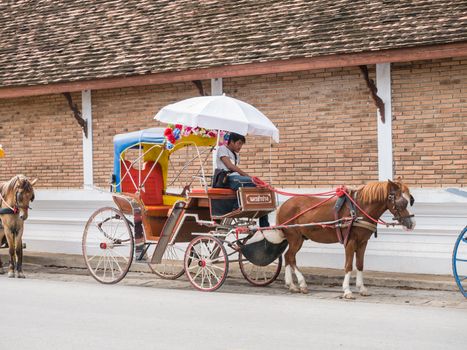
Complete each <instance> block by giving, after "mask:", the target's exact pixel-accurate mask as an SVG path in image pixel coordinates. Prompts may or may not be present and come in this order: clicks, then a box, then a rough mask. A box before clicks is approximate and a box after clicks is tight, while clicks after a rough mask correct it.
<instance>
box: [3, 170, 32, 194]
mask: <svg viewBox="0 0 467 350" xmlns="http://www.w3.org/2000/svg"><path fill="white" fill-rule="evenodd" d="M21 179H27V178H26V176H24V175H16V176H13V177H12V178H11V179H10V180H8V181H5V182H4V183H3V184H1V185H0V193H1V195H2V197H5V196H6V195H7V194H8V193H10V192H11V191H13V190H14V189H15V186H16V183H17V182H18V181H19V180H21Z"/></svg>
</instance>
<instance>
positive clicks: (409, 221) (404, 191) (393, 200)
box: [387, 178, 415, 230]
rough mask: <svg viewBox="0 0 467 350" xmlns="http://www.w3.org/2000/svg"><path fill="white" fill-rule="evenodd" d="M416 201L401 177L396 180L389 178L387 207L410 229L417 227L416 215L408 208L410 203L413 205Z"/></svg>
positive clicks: (396, 218) (395, 217)
mask: <svg viewBox="0 0 467 350" xmlns="http://www.w3.org/2000/svg"><path fill="white" fill-rule="evenodd" d="M414 202H415V199H414V198H413V196H412V195H411V194H410V190H409V188H408V187H407V186H406V185H404V184H403V183H402V181H401V179H400V178H399V179H398V180H397V181H396V182H393V181H391V180H388V198H387V208H388V210H389V211H390V212H391V214H392V215H394V219H395V220H397V221H398V222H399V223H400V224H401V225H402V226H404V227H405V228H406V229H408V230H413V229H414V228H415V219H414V218H413V217H414V215H413V214H412V213H411V212H410V211H409V210H408V207H409V205H410V206H412V205H413V204H414Z"/></svg>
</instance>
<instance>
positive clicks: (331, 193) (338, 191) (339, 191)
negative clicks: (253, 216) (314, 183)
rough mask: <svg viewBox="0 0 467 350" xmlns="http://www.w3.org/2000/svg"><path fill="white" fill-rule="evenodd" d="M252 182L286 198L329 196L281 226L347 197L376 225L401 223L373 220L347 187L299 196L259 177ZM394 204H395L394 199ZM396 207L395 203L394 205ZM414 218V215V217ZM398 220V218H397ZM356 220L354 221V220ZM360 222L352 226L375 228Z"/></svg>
mask: <svg viewBox="0 0 467 350" xmlns="http://www.w3.org/2000/svg"><path fill="white" fill-rule="evenodd" d="M252 181H253V183H254V184H255V185H256V186H258V187H263V188H267V189H269V190H271V191H273V192H275V193H278V194H282V195H285V196H304V197H312V196H329V198H327V199H325V200H322V201H321V202H319V203H318V204H315V205H313V206H312V207H310V208H307V209H305V210H303V211H301V212H300V213H298V214H297V215H295V216H294V217H292V218H290V219H288V220H287V221H285V222H283V223H282V224H281V226H283V225H287V224H288V223H289V222H291V221H292V220H294V219H296V218H298V217H300V216H301V215H303V214H305V213H307V212H308V211H310V210H312V209H315V208H317V207H319V206H321V205H323V204H324V203H326V202H327V201H329V200H331V199H332V198H334V197H336V196H337V197H342V196H346V197H347V198H348V199H349V200H350V201H351V202H352V203H353V204H354V205H355V206H356V207H357V208H358V209H359V210H360V211H361V212H362V213H363V215H365V216H366V217H367V218H368V219H370V220H371V221H373V222H374V223H376V224H381V225H386V227H389V226H396V225H399V223H396V222H386V221H384V220H382V219H375V218H373V217H372V216H370V214H368V213H367V212H366V211H364V210H363V209H362V208H361V207H360V206H359V205H358V204H357V203H356V201H355V200H354V199H353V198H352V196H351V195H350V194H349V193H348V192H347V188H346V187H345V186H340V187H337V188H336V189H335V190H333V191H327V192H322V193H313V194H301V193H300V194H298V193H290V192H285V191H280V190H278V189H276V188H274V187H273V186H271V185H270V184H268V183H267V182H265V181H263V180H261V179H259V178H257V177H252ZM393 202H394V197H393ZM394 206H395V203H394ZM412 216H413V215H412ZM395 219H396V220H397V218H395ZM353 220H354V219H353ZM353 220H352V221H353ZM357 223H358V222H352V224H353V225H354V226H360V227H364V228H367V229H371V228H372V227H373V226H375V225H373V224H371V223H367V225H356V224H357ZM276 227H277V226H271V227H263V228H261V230H265V229H272V228H276Z"/></svg>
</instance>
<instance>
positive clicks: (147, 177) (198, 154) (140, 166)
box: [111, 141, 214, 193]
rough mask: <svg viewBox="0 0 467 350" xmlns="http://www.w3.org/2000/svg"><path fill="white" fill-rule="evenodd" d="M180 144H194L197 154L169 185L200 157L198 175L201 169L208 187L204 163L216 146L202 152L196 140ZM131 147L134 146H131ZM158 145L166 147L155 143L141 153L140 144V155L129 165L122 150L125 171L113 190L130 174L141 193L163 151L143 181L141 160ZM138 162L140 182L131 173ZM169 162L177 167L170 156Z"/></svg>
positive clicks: (203, 184)
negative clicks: (204, 156) (203, 157)
mask: <svg viewBox="0 0 467 350" xmlns="http://www.w3.org/2000/svg"><path fill="white" fill-rule="evenodd" d="M180 145H185V146H188V145H192V146H194V148H195V150H196V155H195V156H194V157H193V158H192V159H190V160H189V161H187V162H186V163H185V165H184V166H183V168H182V169H181V170H179V171H178V173H177V175H176V177H175V178H174V180H172V181H171V183H170V184H168V186H167V187H169V186H171V185H172V184H174V183H175V181H176V180H177V179H178V178H179V177H180V176H181V174H182V173H183V172H184V170H185V169H186V168H187V167H188V166H189V165H190V164H192V163H193V162H194V161H195V160H197V159H199V161H200V166H199V169H198V172H197V174H196V175H198V174H199V172H200V171H201V182H202V186H203V187H204V188H205V189H207V187H208V183H207V181H206V172H205V170H204V165H205V163H206V161H207V159H208V157H209V154H211V152H212V150H213V148H214V147H210V148H209V149H207V150H205V151H202V152H200V150H199V147H198V146H197V145H196V143H195V142H187V141H184V142H180V143H177V147H180ZM131 147H134V146H131ZM131 147H128V148H127V150H128V149H130V148H131ZM157 147H160V148H162V147H165V144H156V145H153V146H151V147H150V148H149V149H148V150H146V151H145V152H143V153H141V149H142V147H141V145H140V147H139V149H140V154H139V156H138V157H137V158H136V159H134V160H133V161H132V162H131V163H130V165H127V163H126V162H124V160H125V158H124V156H123V155H124V153H125V152H122V153H121V154H120V164H123V167H124V168H125V173H124V175H123V176H122V177H121V178H120V182H118V183H116V184H111V186H112V189H113V192H115V189H116V188H118V187H119V186H120V185H121V184H122V182H123V180H124V179H125V178H126V177H127V176H129V178H130V180H131V182H132V184H133V186H134V188H135V192H136V193H140V192H141V189H142V188H143V187H144V185H145V184H146V182H147V180H148V179H149V177H150V175H151V173H152V172H153V171H154V169H155V167H156V166H157V164H158V162H159V160H160V159H161V157H162V154H163V152H162V151H161V152H160V153H159V155H158V157H157V158H156V159H155V161H154V164H153V165H152V167H151V169H150V170H149V171H148V173H147V175H146V177H145V178H144V179H143V181H141V170H142V164H141V160H142V159H144V156H145V155H146V154H148V153H149V152H150V151H151V150H153V149H154V148H157ZM125 151H126V150H125ZM204 153H207V156H206V158H205V159H204V161H202V159H201V155H202V154H204ZM136 164H138V173H139V175H138V176H139V178H138V184H137V183H136V182H135V179H133V177H132V176H131V175H130V169H131V168H132V167H134V166H135V165H136ZM169 164H170V165H171V166H172V169H174V170H175V168H174V167H173V164H172V162H171V161H170V158H169Z"/></svg>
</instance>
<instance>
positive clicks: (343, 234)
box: [334, 195, 378, 247]
mask: <svg viewBox="0 0 467 350" xmlns="http://www.w3.org/2000/svg"><path fill="white" fill-rule="evenodd" d="M345 204H347V206H348V208H349V210H350V218H349V220H348V221H346V222H345V223H342V220H340V219H339V211H340V210H341V209H342V207H343V206H344V205H345ZM334 218H335V219H336V221H339V222H338V223H337V224H336V225H335V226H336V234H337V239H338V240H339V243H341V244H343V245H344V247H345V246H347V243H348V241H349V237H350V231H351V230H352V227H354V226H355V227H362V228H365V229H367V230H370V231H371V232H372V233H374V234H375V237H378V233H377V230H376V228H377V226H376V225H375V224H372V223H370V222H367V221H362V220H361V218H358V217H357V208H356V207H355V204H354V203H353V202H352V201H351V200H350V199H349V198H348V197H347V195H342V196H339V197H337V201H336V204H335V205H334ZM343 229H345V230H343Z"/></svg>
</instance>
